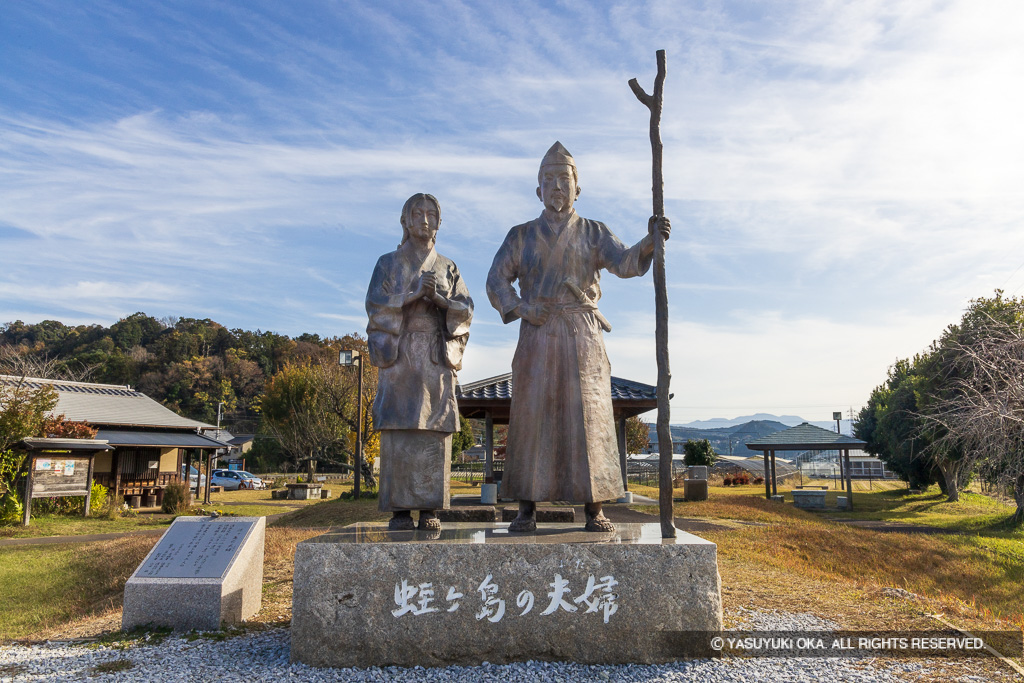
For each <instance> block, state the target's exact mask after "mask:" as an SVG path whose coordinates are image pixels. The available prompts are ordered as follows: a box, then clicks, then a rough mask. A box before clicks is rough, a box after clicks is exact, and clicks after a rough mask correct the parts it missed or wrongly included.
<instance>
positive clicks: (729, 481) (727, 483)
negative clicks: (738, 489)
mask: <svg viewBox="0 0 1024 683" xmlns="http://www.w3.org/2000/svg"><path fill="white" fill-rule="evenodd" d="M722 486H732V477H725V478H724V479H722Z"/></svg>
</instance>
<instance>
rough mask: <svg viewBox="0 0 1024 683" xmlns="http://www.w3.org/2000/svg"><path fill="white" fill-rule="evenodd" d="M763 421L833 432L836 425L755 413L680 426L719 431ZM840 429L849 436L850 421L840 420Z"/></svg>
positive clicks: (795, 416) (827, 421)
mask: <svg viewBox="0 0 1024 683" xmlns="http://www.w3.org/2000/svg"><path fill="white" fill-rule="evenodd" d="M752 420H754V421H764V422H781V423H782V424H784V425H786V426H787V427H795V426H797V425H798V424H801V423H803V422H807V423H809V424H812V425H814V426H815V427H821V428H822V429H830V430H832V431H835V428H836V423H835V420H818V421H812V420H805V419H804V418H802V417H799V416H797V415H772V414H770V413H756V414H754V415H743V416H741V417H734V418H732V419H729V418H725V417H713V418H711V419H710V420H694V421H693V422H686V423H684V424H682V425H680V426H682V427H690V428H693V429H721V428H723V427H735V426H736V425H741V424H746V423H747V422H750V421H752ZM840 427H841V428H842V430H843V434H850V421H849V420H841V421H840Z"/></svg>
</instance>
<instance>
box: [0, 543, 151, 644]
mask: <svg viewBox="0 0 1024 683" xmlns="http://www.w3.org/2000/svg"><path fill="white" fill-rule="evenodd" d="M156 540H157V539H156V538H155V537H152V536H128V537H124V538H118V539H115V540H112V541H99V542H96V543H86V544H75V545H56V546H54V545H44V546H14V547H9V548H3V549H0V641H2V640H10V639H13V638H20V637H24V636H26V635H28V634H31V633H36V632H38V631H40V630H43V629H46V628H52V627H54V626H56V625H58V624H63V623H67V622H69V621H73V620H75V619H78V618H81V617H83V616H87V615H91V614H102V613H104V612H106V611H109V610H111V609H116V608H117V607H119V606H120V605H121V600H122V595H123V593H124V584H125V582H126V581H127V580H128V577H129V576H131V574H132V572H133V571H135V568H136V567H138V565H139V563H140V562H142V559H143V558H144V557H145V556H146V553H148V552H149V550H150V548H152V547H153V544H155V543H156Z"/></svg>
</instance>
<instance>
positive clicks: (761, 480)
mask: <svg viewBox="0 0 1024 683" xmlns="http://www.w3.org/2000/svg"><path fill="white" fill-rule="evenodd" d="M754 483H755V484H763V483H764V477H754Z"/></svg>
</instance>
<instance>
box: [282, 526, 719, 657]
mask: <svg viewBox="0 0 1024 683" xmlns="http://www.w3.org/2000/svg"><path fill="white" fill-rule="evenodd" d="M617 527H618V528H617V530H616V531H615V532H609V533H587V532H585V531H583V530H582V529H581V528H580V525H578V524H548V525H541V526H540V527H539V528H538V530H537V531H536V532H535V533H529V534H511V533H509V531H508V525H507V524H501V523H492V524H487V523H470V522H462V523H454V524H446V525H445V527H444V528H443V529H442V530H441V531H437V532H426V531H422V532H421V531H406V532H398V531H388V530H387V526H386V524H383V523H361V524H353V525H351V526H348V527H345V528H344V529H341V530H339V531H336V532H332V533H328V534H324V535H323V536H318V537H316V538H313V539H309V540H307V541H303V542H302V543H299V545H298V548H297V550H296V553H295V574H294V585H293V598H292V630H291V656H292V661H295V662H303V663H305V664H309V665H312V666H338V667H343V666H357V667H368V666H389V665H397V666H445V665H449V664H467V665H472V664H480V663H481V662H484V661H488V662H491V663H503V662H511V661H525V660H549V661H550V660H562V661H575V662H582V663H590V664H618V663H627V662H636V663H654V662H665V661H671V660H675V659H680V658H685V657H694V656H708V655H710V654H711V651H710V647H709V643H710V639H711V636H712V635H714V633H715V632H718V631H720V630H721V628H722V603H721V582H720V579H719V575H718V564H717V548H716V546H715V545H714V544H713V543H710V542H708V541H705V540H703V539H700V538H698V537H696V536H693V535H692V534H688V533H685V532H679V536H678V537H677V538H674V539H662V538H661V529H660V526H659V525H658V524H619V525H617Z"/></svg>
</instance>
